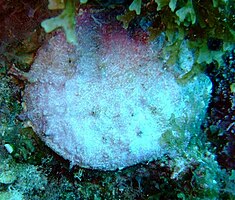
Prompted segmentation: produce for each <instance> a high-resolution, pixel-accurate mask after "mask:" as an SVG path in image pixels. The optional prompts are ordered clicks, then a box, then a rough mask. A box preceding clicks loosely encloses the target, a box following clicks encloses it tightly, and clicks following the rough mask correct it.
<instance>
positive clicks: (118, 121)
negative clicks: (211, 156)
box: [24, 11, 211, 170]
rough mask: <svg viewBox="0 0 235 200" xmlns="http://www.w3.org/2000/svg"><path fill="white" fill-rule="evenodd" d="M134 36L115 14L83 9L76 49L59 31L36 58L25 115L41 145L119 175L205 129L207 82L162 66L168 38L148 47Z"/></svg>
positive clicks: (181, 145)
mask: <svg viewBox="0 0 235 200" xmlns="http://www.w3.org/2000/svg"><path fill="white" fill-rule="evenodd" d="M134 32H135V33H134V34H133V32H132V33H130V32H128V31H127V30H125V29H123V28H122V26H121V24H120V23H119V22H117V21H116V19H115V16H114V17H112V15H111V14H109V13H99V12H96V13H94V12H89V11H84V12H83V13H82V14H80V16H79V17H78V18H77V28H76V34H77V40H78V45H77V46H72V45H70V44H68V43H67V42H66V39H65V36H64V35H63V33H61V32H58V33H57V34H56V35H55V36H53V37H52V38H51V39H50V40H49V41H48V43H46V44H45V45H44V46H42V47H41V49H39V51H38V53H37V56H36V59H35V61H34V64H33V65H32V67H31V71H30V72H29V74H28V76H29V77H30V80H33V82H32V83H29V84H28V85H27V86H26V89H25V93H24V101H25V103H26V106H27V111H26V112H27V115H28V118H29V120H30V121H31V122H32V124H33V128H34V130H35V131H36V132H37V134H38V135H39V136H40V137H41V138H42V140H43V141H45V143H46V144H47V145H48V146H49V147H51V148H52V149H53V150H54V151H56V152H57V153H58V154H60V155H61V156H63V157H64V158H65V159H68V160H70V161H71V164H72V165H80V166H82V167H87V168H95V169H101V170H116V169H121V168H124V167H127V166H131V165H134V164H137V163H140V162H143V161H149V160H152V159H157V158H159V157H161V156H162V155H163V154H165V153H168V154H169V155H172V156H175V155H176V154H177V151H178V149H179V148H181V149H184V148H186V147H187V144H188V142H189V141H190V137H191V136H192V135H194V134H197V133H198V132H199V131H200V125H201V122H202V120H203V118H204V116H205V113H206V108H207V105H208V102H209V98H210V92H211V82H210V80H209V78H208V77H206V76H205V75H204V74H200V75H198V76H195V77H194V78H192V79H191V80H190V81H188V82H186V83H184V84H182V83H179V82H178V81H177V77H176V76H178V75H179V72H180V71H182V73H184V69H183V68H184V66H181V67H180V68H179V69H180V70H179V71H175V70H172V69H171V68H167V67H166V66H165V65H164V63H165V61H166V58H162V57H161V54H162V48H163V46H164V45H165V43H166V41H165V40H164V37H161V36H160V37H158V38H157V39H156V40H155V41H153V42H151V43H149V42H147V41H146V40H145V39H144V35H145V33H144V32H143V31H141V30H138V29H137V28H136V30H134ZM185 48H186V47H185ZM182 52H185V51H182ZM187 56H188V55H183V54H182V59H183V58H184V59H185V60H187ZM181 63H182V65H187V64H188V65H192V63H191V61H190V62H188V63H187V62H184V61H181ZM188 68H190V67H189V66H185V69H188ZM170 141H173V142H170Z"/></svg>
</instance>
